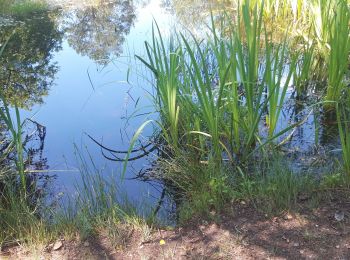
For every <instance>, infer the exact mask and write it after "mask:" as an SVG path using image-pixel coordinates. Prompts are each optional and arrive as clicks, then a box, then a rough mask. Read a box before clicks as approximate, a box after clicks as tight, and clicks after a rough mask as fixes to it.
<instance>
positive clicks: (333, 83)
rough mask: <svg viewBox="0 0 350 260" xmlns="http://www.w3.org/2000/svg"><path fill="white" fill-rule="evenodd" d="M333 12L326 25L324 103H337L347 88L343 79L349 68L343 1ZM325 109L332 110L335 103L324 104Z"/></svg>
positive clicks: (349, 35) (349, 16) (347, 14)
mask: <svg viewBox="0 0 350 260" xmlns="http://www.w3.org/2000/svg"><path fill="white" fill-rule="evenodd" d="M334 12H335V14H334V16H332V17H331V18H330V20H329V23H328V26H329V28H328V30H329V34H330V36H329V46H330V54H329V58H328V87H327V94H326V101H335V102H337V101H339V100H340V98H341V95H342V94H343V91H344V89H346V87H347V86H346V83H345V82H344V77H345V74H346V72H347V71H348V67H349V52H350V26H349V23H350V9H349V7H348V5H347V3H346V2H345V1H339V3H338V4H337V5H336V6H335V10H334ZM326 107H327V108H332V107H333V108H334V107H335V103H334V102H333V103H326Z"/></svg>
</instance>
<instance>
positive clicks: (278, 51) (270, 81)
mask: <svg viewBox="0 0 350 260" xmlns="http://www.w3.org/2000/svg"><path fill="white" fill-rule="evenodd" d="M265 60H266V63H265V76H264V83H265V84H266V86H267V95H268V98H269V102H268V114H267V120H266V122H267V125H268V127H269V131H268V137H269V138H272V137H273V136H274V133H275V130H276V126H277V122H278V120H279V116H280V113H281V111H282V109H283V105H284V102H285V97H286V93H287V89H288V86H289V84H290V82H291V78H292V75H293V73H294V72H295V69H296V57H295V56H291V60H289V61H288V50H287V38H286V37H285V39H284V42H283V43H282V44H279V45H277V46H276V47H274V46H273V44H272V43H269V42H268V36H267V35H266V55H265ZM288 62H289V65H288V66H286V64H288Z"/></svg>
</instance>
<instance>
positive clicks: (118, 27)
mask: <svg viewBox="0 0 350 260" xmlns="http://www.w3.org/2000/svg"><path fill="white" fill-rule="evenodd" d="M67 16H68V17H66V18H65V19H64V24H63V27H64V31H65V34H66V38H67V40H68V43H69V45H70V46H71V47H72V48H73V49H74V50H75V51H76V52H77V53H79V54H80V55H83V56H88V57H89V58H90V59H92V60H94V61H96V62H97V63H99V64H106V63H107V62H108V60H109V59H110V58H111V57H113V56H119V55H120V54H121V53H122V47H121V46H122V45H123V43H124V41H125V37H126V36H127V35H128V33H129V32H130V28H131V26H132V25H133V24H134V20H135V18H136V15H135V7H134V5H133V1H123V0H119V1H112V2H110V1H105V0H101V1H100V2H99V3H98V5H94V6H86V7H84V8H81V9H76V10H74V11H72V12H71V13H69V14H68V15H67Z"/></svg>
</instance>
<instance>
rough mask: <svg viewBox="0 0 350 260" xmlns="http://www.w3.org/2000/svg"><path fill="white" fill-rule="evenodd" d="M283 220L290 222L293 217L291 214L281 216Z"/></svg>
mask: <svg viewBox="0 0 350 260" xmlns="http://www.w3.org/2000/svg"><path fill="white" fill-rule="evenodd" d="M283 219H284V220H292V219H293V216H292V215H291V214H289V213H287V214H286V215H284V216H283Z"/></svg>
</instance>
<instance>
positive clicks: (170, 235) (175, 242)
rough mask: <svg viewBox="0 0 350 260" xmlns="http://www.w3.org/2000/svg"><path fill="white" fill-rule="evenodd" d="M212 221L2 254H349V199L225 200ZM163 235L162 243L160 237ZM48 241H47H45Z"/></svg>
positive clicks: (346, 256) (166, 256) (22, 256)
mask: <svg viewBox="0 0 350 260" xmlns="http://www.w3.org/2000/svg"><path fill="white" fill-rule="evenodd" d="M214 218H217V219H218V220H217V221H215V223H214V222H212V223H207V222H205V221H203V222H201V223H200V224H198V223H197V224H189V225H188V227H185V228H178V229H176V230H172V231H166V230H157V231H154V232H153V233H152V234H151V235H150V236H149V239H148V240H147V241H144V242H143V243H141V237H142V234H140V233H139V232H133V233H129V234H130V236H129V237H128V239H126V240H125V241H124V242H125V245H126V247H124V248H123V249H122V248H121V247H111V243H110V239H108V238H107V236H99V237H97V238H94V239H90V240H89V241H85V242H82V243H78V242H76V241H62V246H61V247H60V248H59V249H58V250H52V249H47V250H46V252H43V251H42V252H39V253H38V254H33V253H31V254H28V253H25V252H23V249H21V248H12V249H11V250H9V251H7V254H6V253H3V255H2V258H4V259H6V258H9V259H14V258H17V259H350V225H349V224H350V200H349V198H347V199H346V200H344V199H342V200H339V199H337V200H334V201H329V202H327V203H326V204H322V205H321V206H319V207H317V209H313V210H309V209H301V210H299V213H287V214H284V215H283V214H282V215H281V216H278V217H272V218H271V217H267V216H266V215H264V214H262V213H259V212H258V211H256V210H255V209H254V208H252V207H249V206H248V205H242V204H239V205H237V204H236V205H230V206H228V207H227V210H226V212H225V213H224V214H223V215H221V214H220V216H214ZM162 240H164V243H163V241H162ZM51 246H52V245H51Z"/></svg>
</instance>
